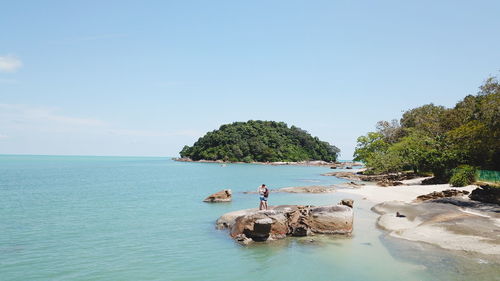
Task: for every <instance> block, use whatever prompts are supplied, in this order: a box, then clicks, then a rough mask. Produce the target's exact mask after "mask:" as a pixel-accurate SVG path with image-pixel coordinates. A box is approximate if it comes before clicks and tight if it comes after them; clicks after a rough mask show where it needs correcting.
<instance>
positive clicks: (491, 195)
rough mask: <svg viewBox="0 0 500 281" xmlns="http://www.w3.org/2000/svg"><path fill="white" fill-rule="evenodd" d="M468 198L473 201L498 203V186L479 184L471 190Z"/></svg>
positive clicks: (499, 200) (499, 203)
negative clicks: (479, 185)
mask: <svg viewBox="0 0 500 281" xmlns="http://www.w3.org/2000/svg"><path fill="white" fill-rule="evenodd" d="M469 198H470V199H472V200H475V201H480V202H485V203H492V204H498V205H500V188H498V187H493V186H491V185H481V187H478V188H476V189H474V190H473V191H472V193H471V194H470V195H469Z"/></svg>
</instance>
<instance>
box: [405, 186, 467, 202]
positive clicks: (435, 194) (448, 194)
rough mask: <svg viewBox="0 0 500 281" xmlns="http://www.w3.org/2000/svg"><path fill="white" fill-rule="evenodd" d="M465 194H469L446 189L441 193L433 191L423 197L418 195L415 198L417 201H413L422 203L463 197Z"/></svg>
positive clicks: (464, 191)
mask: <svg viewBox="0 0 500 281" xmlns="http://www.w3.org/2000/svg"><path fill="white" fill-rule="evenodd" d="M467 194H469V192H468V191H467V190H457V189H446V190H443V191H434V192H431V193H428V194H425V195H420V196H418V197H417V199H415V202H423V201H427V200H434V199H439V198H444V197H454V196H463V195H467Z"/></svg>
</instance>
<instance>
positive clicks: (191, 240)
mask: <svg viewBox="0 0 500 281" xmlns="http://www.w3.org/2000/svg"><path fill="white" fill-rule="evenodd" d="M328 171H329V170H328V169H327V168H324V167H298V166H264V165H250V164H231V165H227V166H226V167H221V166H220V165H218V164H207V163H205V164H203V163H181V162H174V161H171V160H169V159H166V158H142V157H75V156H71V157H69V156H8V155H3V156H0V208H1V209H0V230H1V231H0V279H1V280H69V279H71V280H232V279H234V280H303V279H308V280H381V281H382V280H383V281H390V280H499V279H498V277H497V275H500V274H499V273H500V272H499V271H498V269H497V266H495V265H493V264H491V263H489V262H488V261H486V260H479V259H477V258H474V257H466V256H465V257H461V256H457V255H452V253H450V252H447V251H441V250H438V249H435V248H433V247H429V246H425V245H421V244H416V243H409V242H404V241H401V240H395V239H391V238H389V237H387V236H386V235H384V234H383V233H382V232H381V231H379V230H377V229H376V228H375V225H374V221H375V218H376V214H374V213H372V212H371V211H370V210H369V207H370V205H369V204H368V203H367V202H366V201H363V200H360V198H355V199H356V202H355V214H356V217H355V225H354V228H355V230H354V234H353V236H352V237H343V236H315V237H313V238H312V241H311V238H309V237H307V238H300V239H295V238H290V239H285V240H281V241H275V242H273V243H262V244H257V245H253V246H249V247H243V246H240V245H238V244H236V243H234V242H233V241H232V240H231V239H229V237H228V235H227V232H225V231H219V230H216V229H215V228H214V221H215V220H216V219H217V218H218V217H219V216H220V215H221V214H223V213H226V212H229V211H233V210H238V209H243V208H252V207H256V206H257V205H258V198H257V195H255V194H243V191H254V190H256V188H257V186H259V185H260V184H262V183H266V184H267V185H268V186H269V187H270V188H279V187H285V186H300V185H311V184H314V185H316V184H321V185H323V184H324V185H326V184H334V183H339V182H343V180H340V179H337V178H334V177H323V176H320V174H321V173H324V172H328ZM223 188H231V189H232V190H233V192H234V197H233V202H232V203H223V204H207V203H203V202H201V200H202V199H203V198H204V197H206V196H207V195H209V194H211V193H213V192H215V191H218V190H220V189H223ZM343 197H345V196H344V195H341V194H340V193H332V194H286V193H276V194H271V197H270V204H271V205H277V204H312V205H320V204H335V203H337V202H338V201H339V200H340V199H342V198H343ZM495 278H497V279H495Z"/></svg>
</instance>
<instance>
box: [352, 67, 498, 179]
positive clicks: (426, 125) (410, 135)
mask: <svg viewBox="0 0 500 281" xmlns="http://www.w3.org/2000/svg"><path fill="white" fill-rule="evenodd" d="M376 128H377V130H376V131H375V132H369V133H367V134H366V135H364V136H361V137H359V138H358V139H357V147H356V150H355V152H354V157H355V158H354V159H355V160H356V161H363V162H364V163H365V164H366V166H367V168H368V171H369V172H371V173H388V172H400V171H404V170H413V171H414V172H417V173H422V172H432V173H433V174H434V176H435V178H436V179H439V180H441V181H447V180H448V179H450V177H452V176H453V174H454V173H455V174H457V173H458V174H457V175H456V176H455V177H454V181H455V182H456V183H457V184H458V182H461V183H460V184H463V182H465V181H467V180H466V179H469V180H470V174H471V171H473V170H474V169H473V168H470V167H467V166H463V165H469V166H472V167H478V168H481V169H487V170H497V171H498V170H500V84H499V82H498V80H497V79H496V78H495V77H490V78H488V79H487V80H486V81H485V82H484V84H483V85H482V86H480V87H479V92H478V93H477V94H476V95H468V96H466V97H465V98H464V99H463V100H461V101H459V102H458V103H457V104H456V105H455V107H453V108H445V107H443V106H438V105H434V104H432V103H431V104H427V105H423V106H420V107H417V108H414V109H410V110H408V111H406V112H405V113H404V114H403V116H402V118H401V119H400V120H399V121H398V120H392V121H391V122H388V121H379V122H378V123H377V126H376ZM459 166H461V167H460V168H458V169H456V168H457V167H459ZM464 173H465V174H467V176H464Z"/></svg>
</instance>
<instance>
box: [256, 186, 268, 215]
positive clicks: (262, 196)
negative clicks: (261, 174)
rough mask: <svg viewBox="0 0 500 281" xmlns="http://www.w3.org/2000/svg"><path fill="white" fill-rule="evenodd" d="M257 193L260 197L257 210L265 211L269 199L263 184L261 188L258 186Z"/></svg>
mask: <svg viewBox="0 0 500 281" xmlns="http://www.w3.org/2000/svg"><path fill="white" fill-rule="evenodd" d="M258 192H259V196H260V205H259V210H262V209H264V210H267V198H268V197H269V189H268V188H267V186H266V185H265V184H262V185H261V186H259V189H258Z"/></svg>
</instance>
